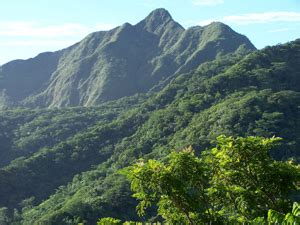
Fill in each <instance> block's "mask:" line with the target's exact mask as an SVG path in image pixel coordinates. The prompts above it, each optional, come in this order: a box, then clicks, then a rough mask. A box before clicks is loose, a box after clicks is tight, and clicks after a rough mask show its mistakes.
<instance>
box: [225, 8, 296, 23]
mask: <svg viewBox="0 0 300 225" xmlns="http://www.w3.org/2000/svg"><path fill="white" fill-rule="evenodd" d="M222 20H223V21H225V22H230V23H235V24H240V25H243V24H255V23H271V22H300V13H299V12H285V11H281V12H263V13H248V14H242V15H232V16H225V17H224V18H223V19H222Z"/></svg>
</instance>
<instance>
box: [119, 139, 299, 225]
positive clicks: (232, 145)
mask: <svg viewBox="0 0 300 225" xmlns="http://www.w3.org/2000/svg"><path fill="white" fill-rule="evenodd" d="M279 140H280V138H274V137H273V138H262V137H246V138H242V137H237V138H234V137H225V136H220V137H218V138H217V146H216V147H215V148H213V149H211V150H207V151H204V152H203V153H202V156H201V157H197V156H196V155H195V153H194V151H193V149H192V148H191V147H189V148H186V149H184V150H182V151H180V152H172V153H171V154H170V155H169V156H168V157H167V158H166V159H163V160H162V161H158V160H149V161H147V162H144V160H140V161H139V162H137V163H135V164H134V165H133V166H131V167H129V168H127V169H126V170H123V171H122V173H123V174H125V175H126V176H127V177H128V178H129V180H130V181H131V189H132V191H133V192H134V195H133V196H134V197H136V198H137V199H138V200H139V204H138V206H137V211H138V213H139V215H144V214H145V212H146V211H145V210H146V208H147V207H149V206H151V204H153V203H157V206H158V214H159V215H161V216H162V217H163V218H164V219H165V220H166V221H167V222H169V223H171V224H202V223H208V222H214V223H216V222H220V223H222V222H224V223H238V222H252V221H254V220H256V221H257V217H264V218H266V217H267V213H268V210H269V209H274V210H276V211H278V212H279V213H286V211H287V210H288V209H289V208H290V206H291V201H290V199H289V197H290V194H291V192H292V191H296V190H297V188H298V186H297V182H299V180H300V179H299V178H300V171H299V167H297V166H294V165H292V164H291V163H290V162H279V161H275V160H274V159H272V158H271V157H270V155H269V152H270V150H271V149H273V148H275V147H276V145H277V142H278V141H279ZM260 219H261V218H260Z"/></svg>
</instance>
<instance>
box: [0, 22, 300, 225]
mask: <svg viewBox="0 0 300 225" xmlns="http://www.w3.org/2000/svg"><path fill="white" fill-rule="evenodd" d="M139 26H142V25H139ZM143 26H144V25H143ZM244 53H245V52H243V54H240V53H239V52H236V53H232V54H227V55H223V56H219V57H218V58H217V59H215V60H213V61H211V62H206V63H203V64H201V65H200V64H198V67H197V68H196V67H195V68H196V69H195V70H193V71H191V72H188V71H182V72H185V73H180V74H177V75H176V76H174V79H173V80H171V81H170V82H169V84H164V85H161V88H162V89H161V90H160V88H158V90H157V91H155V90H154V91H152V92H149V93H148V94H143V95H134V96H131V97H125V98H121V99H120V100H117V101H111V102H107V103H104V104H101V105H99V106H97V107H93V108H85V107H75V108H62V109H51V110H46V109H30V110H29V109H27V110H24V109H14V110H9V111H2V112H1V114H0V123H1V127H2V129H1V134H0V138H1V140H2V141H1V153H0V154H1V162H0V163H1V167H2V168H1V170H0V181H1V182H0V193H1V195H0V206H1V207H2V208H1V214H0V215H1V220H2V221H6V222H5V223H7V224H20V223H21V224H74V223H77V222H85V223H88V224H95V223H96V221H97V219H98V218H101V217H116V218H119V219H121V220H147V219H150V218H151V217H152V216H154V215H156V213H155V211H156V209H155V207H153V208H151V209H150V210H149V212H148V213H147V216H145V217H143V218H139V217H138V216H137V214H136V212H135V207H136V204H137V202H136V200H135V199H133V198H132V197H131V191H130V187H129V186H130V185H129V182H128V181H127V180H126V178H125V177H124V176H123V175H120V174H119V172H118V170H119V169H122V168H124V167H126V166H129V165H132V164H133V163H134V162H136V161H137V160H138V159H139V158H141V157H143V158H144V159H150V158H151V159H162V158H164V157H165V156H167V155H168V154H169V153H170V151H171V150H179V149H182V148H184V147H187V146H192V148H193V149H194V150H195V152H196V154H199V153H200V152H202V151H203V150H205V149H207V148H210V147H211V146H213V145H214V144H215V142H214V141H215V139H216V137H218V136H219V135H221V134H225V135H227V136H234V137H235V136H242V137H246V136H251V135H254V136H263V137H272V136H277V137H282V138H283V141H282V143H281V145H280V146H279V147H277V149H275V150H274V151H272V152H271V155H272V157H273V158H275V159H278V160H288V159H289V160H291V159H293V160H294V161H296V162H297V161H298V162H299V159H300V153H299V147H300V146H299V145H300V140H299V137H300V129H299V127H300V110H299V108H300V92H299V91H300V85H299V84H300V65H299V62H300V40H296V41H294V42H290V43H287V44H283V45H277V46H273V47H266V48H265V49H263V50H260V51H255V52H252V53H250V54H247V55H245V54H244ZM199 62H200V61H199ZM49 134H50V137H51V138H49ZM17 157H18V158H17ZM152 219H153V218H152ZM158 219H159V218H158ZM5 223H4V224H5Z"/></svg>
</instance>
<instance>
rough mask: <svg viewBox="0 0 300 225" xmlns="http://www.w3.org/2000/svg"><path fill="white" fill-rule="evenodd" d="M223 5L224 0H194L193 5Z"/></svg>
mask: <svg viewBox="0 0 300 225" xmlns="http://www.w3.org/2000/svg"><path fill="white" fill-rule="evenodd" d="M223 3H224V0H193V4H194V5H197V6H215V5H219V4H223Z"/></svg>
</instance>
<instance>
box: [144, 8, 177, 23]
mask: <svg viewBox="0 0 300 225" xmlns="http://www.w3.org/2000/svg"><path fill="white" fill-rule="evenodd" d="M149 19H155V20H160V21H162V22H164V21H169V20H172V16H171V14H170V13H169V12H168V10H166V9H164V8H158V9H155V10H153V11H152V12H151V13H150V14H149V15H148V16H147V17H146V19H145V20H149Z"/></svg>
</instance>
